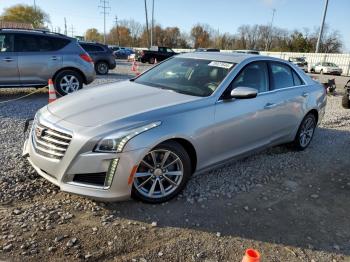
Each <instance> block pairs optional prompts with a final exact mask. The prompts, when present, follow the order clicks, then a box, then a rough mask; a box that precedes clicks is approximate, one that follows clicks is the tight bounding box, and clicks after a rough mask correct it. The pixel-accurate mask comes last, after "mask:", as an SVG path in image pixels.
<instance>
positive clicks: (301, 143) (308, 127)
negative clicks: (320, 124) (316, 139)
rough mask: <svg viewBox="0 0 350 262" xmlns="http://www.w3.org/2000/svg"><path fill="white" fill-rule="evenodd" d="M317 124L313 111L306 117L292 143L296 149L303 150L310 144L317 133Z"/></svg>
mask: <svg viewBox="0 0 350 262" xmlns="http://www.w3.org/2000/svg"><path fill="white" fill-rule="evenodd" d="M316 124H317V123H316V118H315V116H314V115H313V114H312V113H309V114H307V115H306V116H305V117H304V119H303V121H301V124H300V126H299V129H298V132H297V134H296V136H295V139H294V141H293V143H292V146H293V148H294V149H296V150H298V151H302V150H304V149H306V148H307V147H308V146H309V145H310V143H311V140H312V138H313V136H314V133H315V128H316Z"/></svg>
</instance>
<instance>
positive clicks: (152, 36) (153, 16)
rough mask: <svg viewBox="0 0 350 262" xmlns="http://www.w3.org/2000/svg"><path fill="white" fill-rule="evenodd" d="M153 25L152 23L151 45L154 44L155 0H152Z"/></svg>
mask: <svg viewBox="0 0 350 262" xmlns="http://www.w3.org/2000/svg"><path fill="white" fill-rule="evenodd" d="M151 21H152V25H151V46H153V30H154V0H152V20H151Z"/></svg>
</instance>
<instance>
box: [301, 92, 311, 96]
mask: <svg viewBox="0 0 350 262" xmlns="http://www.w3.org/2000/svg"><path fill="white" fill-rule="evenodd" d="M301 95H302V96H303V97H308V96H309V93H308V92H303V93H302V94H301Z"/></svg>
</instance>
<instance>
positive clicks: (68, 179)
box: [23, 132, 148, 201]
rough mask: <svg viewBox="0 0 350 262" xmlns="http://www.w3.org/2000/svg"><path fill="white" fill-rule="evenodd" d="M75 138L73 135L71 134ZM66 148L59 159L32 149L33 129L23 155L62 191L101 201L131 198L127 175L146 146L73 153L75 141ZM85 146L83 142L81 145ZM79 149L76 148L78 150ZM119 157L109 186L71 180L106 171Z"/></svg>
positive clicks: (144, 152)
mask: <svg viewBox="0 0 350 262" xmlns="http://www.w3.org/2000/svg"><path fill="white" fill-rule="evenodd" d="M73 140H74V137H73ZM73 140H72V144H71V145H70V146H69V147H68V149H67V152H66V154H65V156H64V157H63V158H62V159H52V158H48V157H45V156H43V155H41V154H38V153H37V152H36V151H35V148H34V145H33V141H32V132H31V134H30V136H29V138H28V139H27V140H26V141H25V144H24V147H23V156H24V157H26V158H27V159H28V161H29V163H30V164H31V165H32V166H33V168H34V169H35V170H36V171H37V172H38V174H39V175H40V176H42V177H43V178H45V179H47V180H48V181H50V182H51V183H53V184H55V185H56V186H58V187H59V188H60V189H61V190H62V191H64V192H68V193H73V194H77V195H82V196H86V197H89V198H93V199H96V200H100V201H120V200H126V199H129V198H130V195H131V187H132V184H130V183H128V182H129V177H130V174H131V172H132V170H133V168H134V166H135V165H138V163H139V162H140V161H141V160H142V158H143V156H144V154H146V152H147V151H148V149H146V148H143V149H139V150H134V151H129V152H124V153H120V154H106V153H95V152H85V153H77V154H76V153H75V152H76V150H73V149H72V148H70V147H71V146H72V147H74V148H76V147H77V145H76V143H75V144H74V145H73V143H74V141H73ZM83 146H84V145H83V144H82V145H81V147H80V148H82V147H83ZM78 152H79V150H78ZM114 159H118V165H117V168H116V171H115V173H114V177H113V180H112V183H111V185H110V186H109V187H106V186H103V185H102V186H101V185H93V184H87V183H81V182H76V181H74V177H75V175H76V174H85V175H89V174H93V173H103V172H108V170H109V165H110V163H111V161H112V160H114Z"/></svg>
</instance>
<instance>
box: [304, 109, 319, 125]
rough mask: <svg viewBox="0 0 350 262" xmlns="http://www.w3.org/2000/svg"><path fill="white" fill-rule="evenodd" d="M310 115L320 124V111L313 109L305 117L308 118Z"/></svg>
mask: <svg viewBox="0 0 350 262" xmlns="http://www.w3.org/2000/svg"><path fill="white" fill-rule="evenodd" d="M308 114H313V115H314V117H315V119H316V124H317V123H318V117H319V116H318V111H317V110H316V109H311V110H310V111H309V112H307V114H306V115H305V116H307V115H308Z"/></svg>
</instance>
